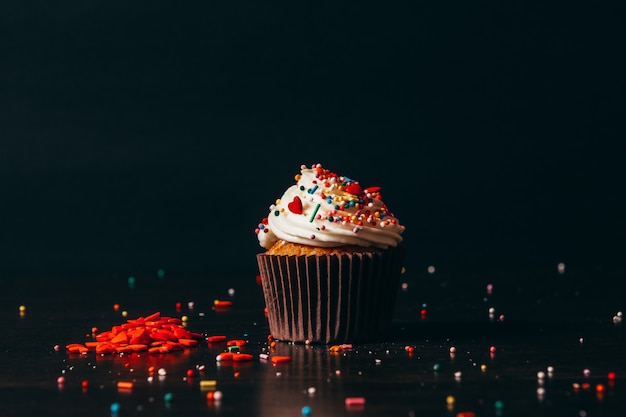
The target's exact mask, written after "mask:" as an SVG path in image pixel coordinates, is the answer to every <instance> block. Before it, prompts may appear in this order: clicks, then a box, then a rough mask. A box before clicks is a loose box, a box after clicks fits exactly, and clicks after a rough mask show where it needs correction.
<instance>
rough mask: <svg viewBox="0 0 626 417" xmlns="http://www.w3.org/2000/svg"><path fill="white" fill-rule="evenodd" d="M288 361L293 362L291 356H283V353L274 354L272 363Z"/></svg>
mask: <svg viewBox="0 0 626 417" xmlns="http://www.w3.org/2000/svg"><path fill="white" fill-rule="evenodd" d="M287 362H291V356H281V355H273V356H272V363H274V364H277V363H287Z"/></svg>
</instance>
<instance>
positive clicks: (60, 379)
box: [57, 376, 65, 384]
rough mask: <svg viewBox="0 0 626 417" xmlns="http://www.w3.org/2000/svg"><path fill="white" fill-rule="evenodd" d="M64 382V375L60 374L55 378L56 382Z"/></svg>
mask: <svg viewBox="0 0 626 417" xmlns="http://www.w3.org/2000/svg"><path fill="white" fill-rule="evenodd" d="M64 382H65V377H64V376H60V377H58V378H57V384H63V383H64Z"/></svg>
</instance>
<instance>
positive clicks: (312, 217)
mask: <svg viewBox="0 0 626 417" xmlns="http://www.w3.org/2000/svg"><path fill="white" fill-rule="evenodd" d="M319 209H320V205H319V204H317V205H316V206H315V210H313V214H311V218H309V223H310V222H312V221H313V220H315V215H316V214H317V211H318V210H319Z"/></svg>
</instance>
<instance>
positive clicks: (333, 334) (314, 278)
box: [257, 248, 404, 344]
mask: <svg viewBox="0 0 626 417" xmlns="http://www.w3.org/2000/svg"><path fill="white" fill-rule="evenodd" d="M257 261H258V265H259V272H260V275H261V282H262V286H263V295H264V298H265V305H266V307H267V316H268V321H269V327H270V333H271V334H272V336H273V337H274V338H275V339H277V340H283V341H290V342H309V343H325V344H331V343H355V342H367V341H381V340H384V339H386V338H387V337H388V336H389V335H390V333H391V321H392V318H393V313H394V307H395V302H396V297H397V292H398V288H399V284H400V275H401V271H402V263H403V261H404V250H403V249H402V248H394V249H389V250H387V251H385V252H384V253H382V254H375V253H363V254H354V255H342V256H337V255H327V256H280V255H266V254H264V253H260V254H258V255H257Z"/></svg>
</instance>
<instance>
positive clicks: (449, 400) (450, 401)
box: [446, 395, 456, 405]
mask: <svg viewBox="0 0 626 417" xmlns="http://www.w3.org/2000/svg"><path fill="white" fill-rule="evenodd" d="M455 401H456V399H455V398H454V395H448V396H447V397H446V404H448V405H452V404H454V402H455Z"/></svg>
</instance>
